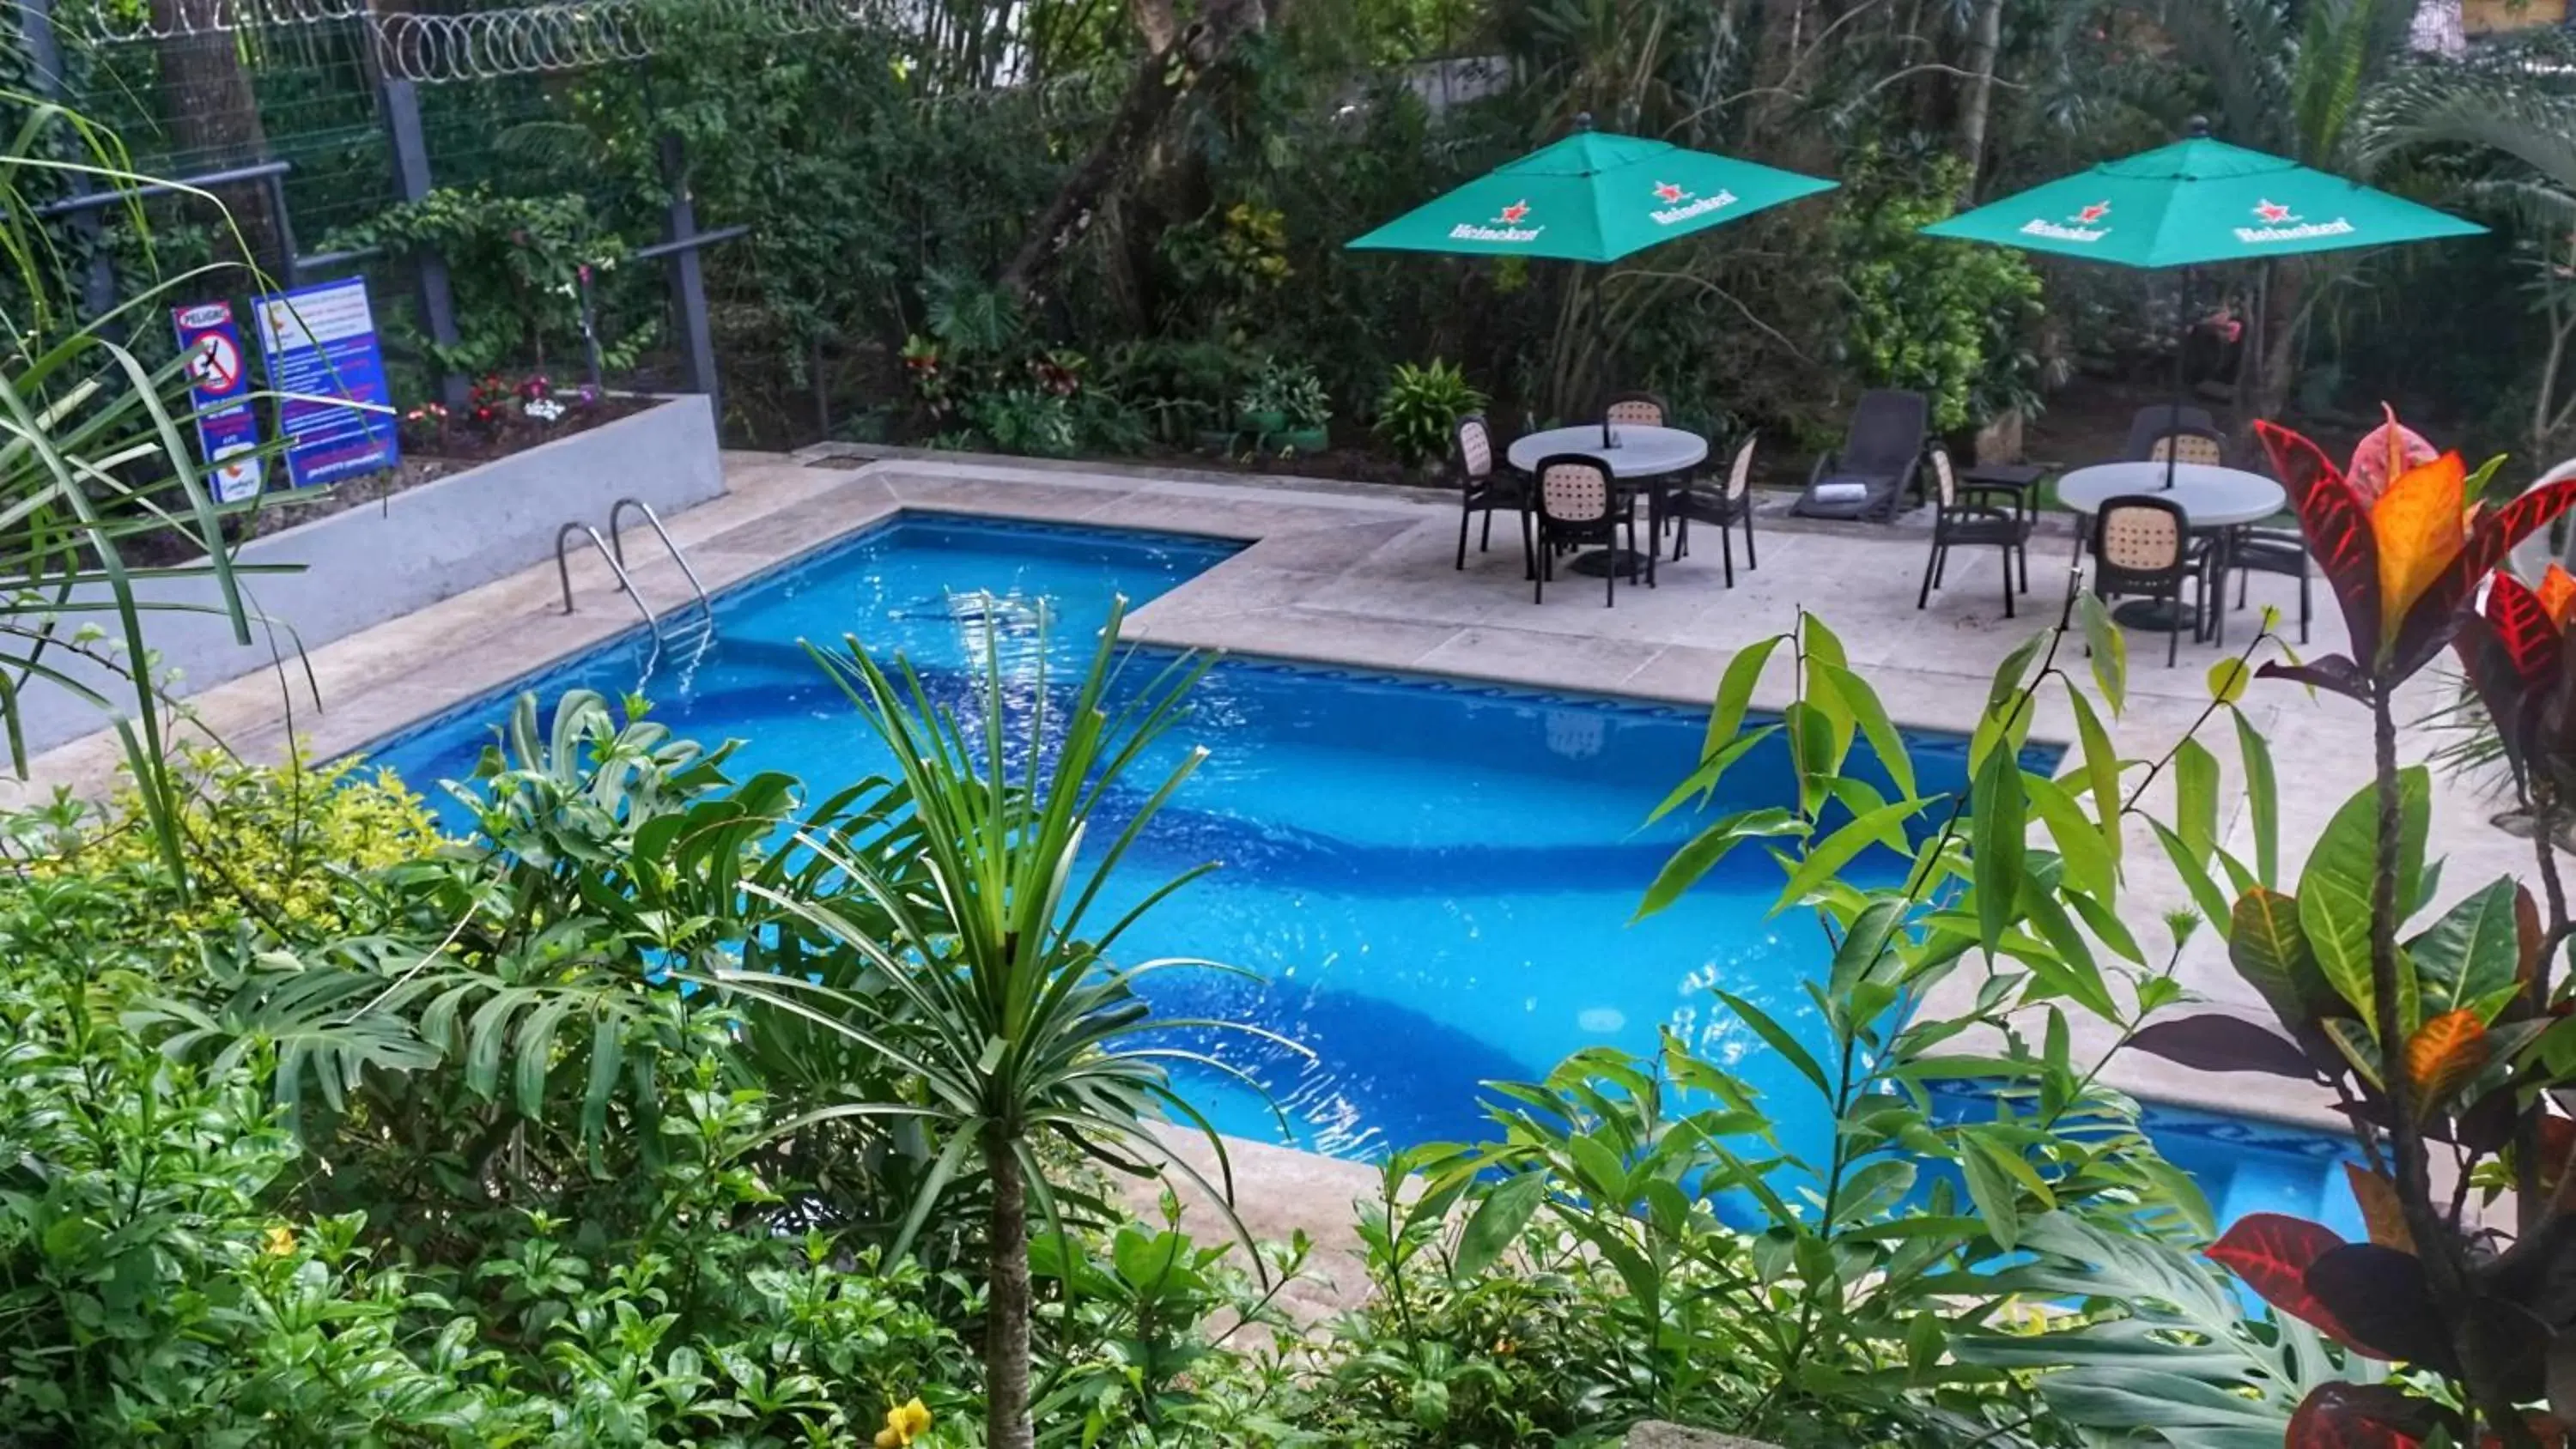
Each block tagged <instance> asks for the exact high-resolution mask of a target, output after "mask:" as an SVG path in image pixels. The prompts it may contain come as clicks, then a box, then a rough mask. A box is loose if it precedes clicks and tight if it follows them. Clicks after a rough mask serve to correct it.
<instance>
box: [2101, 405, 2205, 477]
mask: <svg viewBox="0 0 2576 1449" xmlns="http://www.w3.org/2000/svg"><path fill="white" fill-rule="evenodd" d="M2171 433H2192V434H2197V435H2199V436H2203V437H2210V438H2215V439H2217V440H2218V445H2219V450H2220V451H2221V452H2222V453H2223V452H2225V451H2226V447H2227V435H2226V434H2225V433H2222V432H2220V431H2219V430H2218V424H2217V423H2216V422H2215V421H2214V420H2213V419H2211V417H2210V416H2209V410H2208V409H2206V408H2196V407H2192V406H2190V405H2189V404H2185V405H2183V406H2180V407H2177V406H2175V405H2174V404H2172V403H2154V404H2151V405H2149V406H2147V407H2142V408H2140V409H2138V411H2137V414H2136V416H2134V417H2132V418H2130V419H2129V446H2128V449H2127V451H2125V452H2123V453H2122V454H2121V455H2120V456H2122V457H2124V458H2128V459H2131V460H2133V461H2135V462H2140V463H2143V462H2146V461H2147V460H2148V459H2150V458H2156V459H2157V460H2158V461H2162V459H2161V456H2160V455H2158V454H2157V453H2156V452H2155V446H2156V439H2158V438H2161V437H2164V436H2166V435H2168V434H2171ZM2182 461H2184V462H2186V463H2189V462H2194V461H2196V460H2195V459H2193V458H2192V457H2191V455H2190V454H2188V453H2186V454H2184V455H2183V459H2182Z"/></svg>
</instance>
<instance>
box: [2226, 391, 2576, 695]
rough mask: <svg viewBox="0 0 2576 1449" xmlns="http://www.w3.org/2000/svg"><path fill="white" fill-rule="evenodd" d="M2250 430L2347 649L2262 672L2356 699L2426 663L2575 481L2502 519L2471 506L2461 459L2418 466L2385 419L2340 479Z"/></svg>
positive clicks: (2294, 441) (2527, 498)
mask: <svg viewBox="0 0 2576 1449" xmlns="http://www.w3.org/2000/svg"><path fill="white" fill-rule="evenodd" d="M2254 429H2255V432H2256V433H2257V434H2258V435H2259V436H2261V438H2262V439H2263V445H2264V447H2265V448H2266V449H2268V450H2269V451H2270V453H2271V455H2272V466H2273V469H2274V471H2275V473H2276V474H2277V475H2278V476H2279V477H2280V479H2281V482H2282V483H2283V484H2284V485H2285V486H2287V487H2288V489H2289V491H2290V498H2291V501H2292V502H2293V503H2294V504H2295V505H2296V506H2297V508H2298V512H2299V527H2300V530H2301V531H2302V532H2304V533H2305V534H2306V535H2307V539H2308V550H2309V552H2311V553H2313V554H2315V555H2316V557H2317V563H2318V566H2319V567H2320V568H2322V569H2323V570H2324V572H2325V575H2326V579H2327V582H2328V583H2330V584H2331V585H2332V586H2333V588H2334V594H2335V600H2336V602H2337V603H2338V604H2340V605H2341V606H2342V608H2343V617H2344V625H2345V627H2346V629H2347V630H2348V631H2349V633H2350V636H2351V639H2352V657H2351V658H2344V657H2342V656H2340V655H2337V656H2330V657H2328V658H2325V659H2320V660H2317V661H2315V662H2313V663H2310V664H2305V665H2298V666H2293V667H2289V668H2284V667H2281V666H2279V665H2265V666H2264V672H2266V673H2270V674H2276V675H2283V676H2286V677H2289V678H2293V679H2297V680H2300V681H2302V682H2304V683H2308V684H2313V685H2316V686H2318V687H2320V688H2325V689H2332V690H2335V691H2337V692H2339V693H2343V694H2349V695H2351V696H2353V697H2354V698H2356V699H2367V698H2369V697H2370V691H2371V687H2372V686H2373V685H2374V684H2394V683H2395V682H2397V681H2399V680H2402V679H2405V678H2406V677H2408V676H2409V675H2412V674H2413V673H2415V672H2416V671H2417V670H2419V669H2422V668H2423V667H2424V666H2425V665H2426V664H2429V663H2431V662H2432V660H2433V656H2434V655H2436V654H2439V653H2440V652H2441V651H2442V650H2443V648H2444V647H2445V646H2447V645H2448V644H2449V643H2450V642H2451V637H2452V635H2453V634H2454V633H2456V632H2457V631H2458V629H2459V627H2460V624H2461V622H2462V620H2463V619H2464V618H2465V617H2466V610H2467V608H2468V606H2469V604H2470V602H2471V600H2472V597H2473V595H2475V593H2476V592H2477V587H2478V585H2479V583H2480V582H2481V581H2483V580H2484V579H2485V578H2486V576H2487V574H2488V573H2489V571H2491V570H2493V569H2494V568H2495V566H2496V565H2497V564H2499V563H2501V562H2503V561H2504V556H2505V554H2506V552H2507V551H2508V550H2510V549H2511V548H2512V547H2513V546H2514V545H2515V544H2516V543H2519V542H2521V541H2522V540H2523V539H2524V538H2526V537H2528V536H2529V535H2530V534H2531V533H2532V532H2533V531H2534V530H2537V529H2539V528H2542V527H2545V526H2546V525H2547V524H2548V523H2549V522H2550V520H2552V519H2554V518H2556V517H2557V516H2558V515H2560V514H2561V513H2564V512H2566V511H2567V510H2568V508H2569V507H2570V506H2571V505H2576V480H2568V481H2562V482H2558V483H2550V484H2545V485H2543V486H2541V487H2538V488H2534V489H2533V490H2531V491H2530V492H2528V493H2525V494H2523V495H2522V496H2521V497H2519V498H2516V499H2514V500H2513V501H2512V502H2511V503H2508V504H2506V505H2505V506H2504V507H2502V508H2498V509H2493V510H2486V509H2482V508H2480V507H2477V506H2472V505H2470V504H2468V503H2467V499H2468V497H2469V495H2470V494H2471V493H2472V492H2473V491H2474V490H2473V489H2472V488H2471V486H2470V485H2471V482H2472V475H2471V474H2470V473H2469V470H2468V468H2467V466H2466V465H2465V464H2463V463H2462V462H2461V461H2460V456H2459V454H2457V453H2443V454H2440V455H2439V456H2432V457H2426V456H2425V455H2426V454H2429V453H2431V451H2432V450H2431V448H2430V446H2429V445H2426V444H2425V443H2424V441H2423V439H2421V438H2419V437H2416V436H2415V435H2414V434H2412V433H2409V432H2407V431H2406V430H2405V429H2404V428H2402V427H2399V426H2398V425H2397V420H2396V418H2395V416H2394V415H2393V414H2392V415H2391V416H2390V418H2389V421H2388V425H2387V426H2386V427H2383V428H2381V429H2379V430H2378V431H2376V432H2374V433H2372V434H2371V436H2370V437H2369V438H2367V439H2365V440H2364V441H2363V446H2362V449H2361V451H2360V453H2358V454H2356V455H2355V457H2354V459H2353V466H2352V468H2351V469H2350V470H2349V471H2346V470H2344V469H2339V468H2337V467H2336V466H2335V465H2334V464H2333V463H2331V462H2329V461H2328V460H2327V458H2326V455H2325V454H2324V452H2323V451H2321V450H2320V449H2319V448H2318V447H2317V445H2316V444H2315V443H2312V442H2310V441H2309V440H2307V439H2306V438H2304V437H2301V436H2300V435H2298V434H2297V433H2294V432H2291V431H2290V430H2288V429H2287V428H2281V427H2275V426H2273V425H2272V424H2270V423H2266V422H2258V423H2256V424H2255V425H2254ZM2495 466H2496V465H2495V464H2494V463H2490V464H2488V465H2487V466H2486V467H2485V468H2482V469H2480V470H2478V472H2477V474H2476V475H2475V481H2477V482H2479V483H2483V482H2484V481H2485V480H2486V478H2488V477H2489V476H2490V475H2492V473H2493V472H2494V470H2495Z"/></svg>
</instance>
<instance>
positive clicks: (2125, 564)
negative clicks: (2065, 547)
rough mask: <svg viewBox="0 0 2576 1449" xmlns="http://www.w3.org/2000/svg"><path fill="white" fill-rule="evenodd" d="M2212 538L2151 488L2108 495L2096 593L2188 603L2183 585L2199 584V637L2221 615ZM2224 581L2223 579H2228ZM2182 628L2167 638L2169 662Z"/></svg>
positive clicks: (2100, 513)
mask: <svg viewBox="0 0 2576 1449" xmlns="http://www.w3.org/2000/svg"><path fill="white" fill-rule="evenodd" d="M2215 557H2216V551H2215V550H2214V549H2213V548H2211V546H2210V543H2209V540H2207V539H2206V538H2199V537H2195V536H2194V535H2193V534H2192V531H2191V520H2190V519H2189V518H2188V517H2187V516H2186V515H2185V514H2184V513H2183V511H2182V508H2181V507H2180V505H2178V504H2175V503H2173V502H2171V501H2169V500H2167V499H2163V498H2157V497H2153V496H2151V495H2147V494H2122V495H2120V496H2119V497H2116V498H2106V499H2104V500H2102V506H2101V508H2099V509H2098V510H2096V511H2095V512H2094V515H2093V595H2094V597H2095V598H2099V599H2114V598H2142V599H2151V600H2154V601H2156V602H2158V603H2161V604H2164V605H2165V606H2166V607H2168V608H2173V609H2180V608H2181V607H2182V586H2183V585H2184V584H2186V583H2188V584H2191V585H2192V586H2193V593H2192V609H2193V614H2194V619H2195V624H2194V627H2193V629H2192V638H2193V639H2194V640H2195V641H2197V640H2198V639H2200V637H2201V636H2202V633H2203V628H2204V626H2206V625H2207V624H2209V623H2210V622H2212V621H2214V620H2215V619H2216V617H2217V613H2218V610H2217V609H2216V608H2214V607H2213V605H2214V604H2215V603H2216V598H2215V596H2213V594H2212V592H2211V587H2212V584H2213V582H2214V581H2213V579H2212V577H2211V573H2212V570H2211V561H2212V560H2213V559H2214V558H2215ZM2222 586H2223V585H2222ZM2181 650H2182V631H2181V630H2180V629H2176V630H2173V631H2172V632H2171V634H2170V635H2169V636H2168V637H2167V639H2166V641H2165V667H2166V668H2168V669H2170V668H2172V667H2173V665H2174V661H2175V660H2176V659H2178V658H2180V657H2181Z"/></svg>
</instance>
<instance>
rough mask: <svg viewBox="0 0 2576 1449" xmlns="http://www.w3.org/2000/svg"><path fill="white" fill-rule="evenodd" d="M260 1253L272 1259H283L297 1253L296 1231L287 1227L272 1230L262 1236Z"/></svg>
mask: <svg viewBox="0 0 2576 1449" xmlns="http://www.w3.org/2000/svg"><path fill="white" fill-rule="evenodd" d="M259 1246H260V1251H261V1252H264V1253H266V1254H268V1255H269V1256H270V1257H272V1258H283V1257H285V1256H286V1255H287V1254H289V1253H292V1252H294V1251H295V1229H293V1228H290V1227H285V1226H279V1227H274V1228H270V1229H269V1230H268V1231H267V1232H265V1233H263V1234H261V1235H260V1243H259Z"/></svg>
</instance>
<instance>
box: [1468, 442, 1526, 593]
mask: <svg viewBox="0 0 2576 1449" xmlns="http://www.w3.org/2000/svg"><path fill="white" fill-rule="evenodd" d="M1451 443H1452V453H1451V461H1452V462H1453V463H1454V464H1455V465H1456V466H1457V469H1458V490H1459V491H1458V567H1460V568H1462V569H1463V568H1465V567H1466V566H1467V525H1468V524H1469V523H1470V522H1471V521H1473V520H1474V518H1475V516H1476V515H1477V514H1479V513H1481V514H1483V515H1485V528H1484V533H1483V534H1482V535H1481V536H1480V537H1479V538H1478V540H1477V543H1476V551H1477V552H1478V553H1483V552H1485V551H1487V550H1489V549H1491V548H1492V547H1493V546H1494V515H1495V514H1496V513H1499V512H1501V511H1503V510H1504V509H1509V510H1511V511H1512V512H1514V513H1517V514H1519V515H1520V517H1521V556H1522V559H1523V561H1524V562H1526V561H1527V560H1528V558H1529V553H1530V520H1529V488H1528V485H1527V484H1525V483H1524V482H1523V481H1522V480H1521V479H1519V478H1516V477H1514V476H1512V475H1511V474H1509V473H1506V472H1503V471H1502V470H1501V469H1499V468H1496V467H1495V466H1494V434H1493V430H1492V429H1491V428H1490V427H1488V426H1487V425H1486V423H1485V415H1484V414H1483V413H1469V414H1467V415H1466V416H1465V417H1463V418H1460V419H1459V420H1458V425H1457V427H1456V428H1454V429H1452V430H1451ZM1532 572H1533V573H1535V572H1536V568H1535V566H1533V567H1532Z"/></svg>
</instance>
